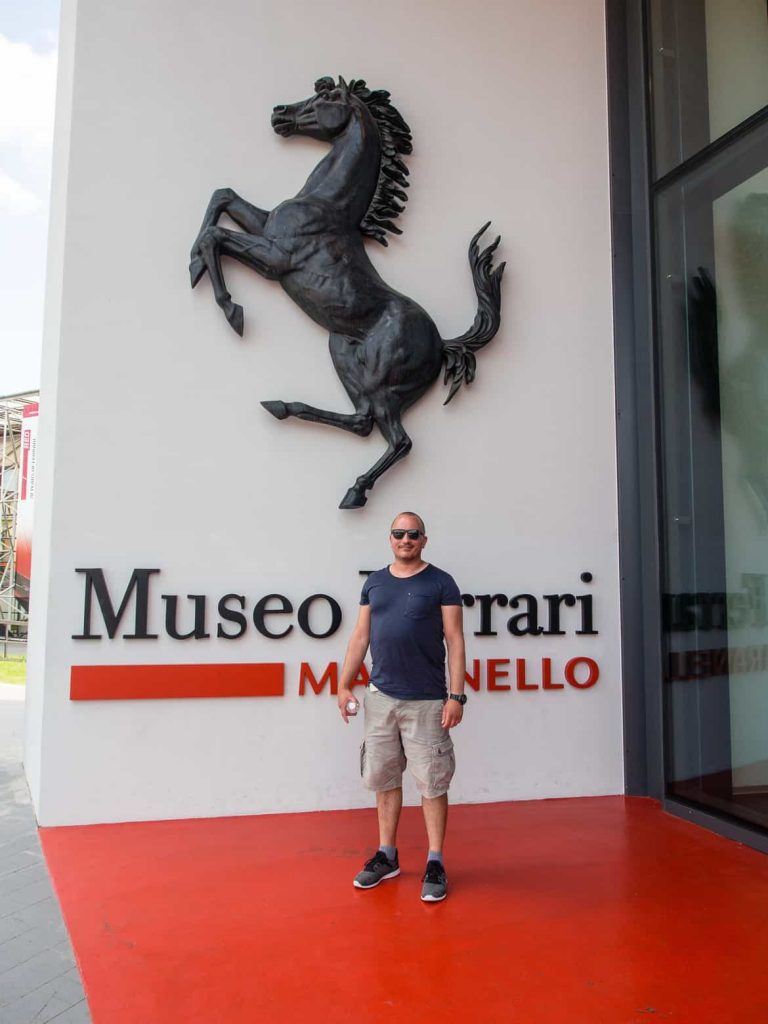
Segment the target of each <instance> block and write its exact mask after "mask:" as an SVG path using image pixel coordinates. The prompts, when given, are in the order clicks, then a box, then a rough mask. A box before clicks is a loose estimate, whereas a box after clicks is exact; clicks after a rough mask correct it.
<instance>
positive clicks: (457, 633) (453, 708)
mask: <svg viewBox="0 0 768 1024" xmlns="http://www.w3.org/2000/svg"><path fill="white" fill-rule="evenodd" d="M441 611H442V613H443V633H444V634H445V645H446V647H447V648H448V678H449V680H450V687H449V688H450V692H451V693H457V694H459V693H464V677H465V675H466V671H467V661H466V656H465V654H464V624H463V610H462V607H461V605H460V604H447V605H443V606H442V608H441ZM463 715H464V708H463V707H462V706H461V704H459V702H458V701H457V700H448V701H446V702H445V705H444V707H443V728H444V729H452V728H453V726H454V725H458V724H459V722H460V721H461V719H462V717H463Z"/></svg>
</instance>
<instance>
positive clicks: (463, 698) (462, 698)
mask: <svg viewBox="0 0 768 1024" xmlns="http://www.w3.org/2000/svg"><path fill="white" fill-rule="evenodd" d="M448 698H449V700H455V701H458V702H459V704H461V706H462V707H464V705H465V704H466V703H467V695H466V693H449V694H448Z"/></svg>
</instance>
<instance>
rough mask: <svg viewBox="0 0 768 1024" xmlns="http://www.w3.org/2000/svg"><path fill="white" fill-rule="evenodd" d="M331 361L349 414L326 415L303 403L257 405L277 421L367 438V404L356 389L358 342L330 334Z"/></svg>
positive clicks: (369, 428)
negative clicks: (317, 425) (315, 425)
mask: <svg viewBox="0 0 768 1024" xmlns="http://www.w3.org/2000/svg"><path fill="white" fill-rule="evenodd" d="M328 346H329V348H330V351H331V359H332V360H333V365H334V368H335V370H336V373H337V374H338V375H339V380H340V381H341V383H342V384H343V385H344V390H345V391H346V392H347V394H348V395H349V398H350V401H351V402H352V404H353V405H354V407H355V411H354V413H353V414H350V413H338V412H328V411H327V410H326V409H317V408H315V406H314V405H305V404H304V402H262V403H261V404H262V405H263V406H264V408H265V409H266V410H267V412H271V413H272V415H273V416H275V417H276V418H277V419H279V420H284V419H286V418H287V417H288V416H296V417H298V418H299V419H301V420H309V421H310V422H311V423H325V424H327V425H328V426H329V427H339V428H340V429H341V430H349V431H351V433H353V434H357V435H358V436H360V437H367V436H368V435H369V434H370V432H371V431H372V430H373V414H372V411H371V401H370V399H369V398H368V397H367V396H366V395H364V394H363V391H362V388H361V386H360V363H359V361H358V360H357V357H356V355H355V353H356V352H357V348H358V342H357V341H355V340H354V339H351V338H349V337H347V336H346V335H343V334H336V333H332V334H331V336H330V338H329V339H328Z"/></svg>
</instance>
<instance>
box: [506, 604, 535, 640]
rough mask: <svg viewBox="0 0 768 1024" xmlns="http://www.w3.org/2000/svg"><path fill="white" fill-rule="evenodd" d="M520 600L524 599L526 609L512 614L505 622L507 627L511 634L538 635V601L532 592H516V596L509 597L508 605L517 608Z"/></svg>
mask: <svg viewBox="0 0 768 1024" xmlns="http://www.w3.org/2000/svg"><path fill="white" fill-rule="evenodd" d="M521 601H525V603H526V605H527V606H528V610H527V611H524V612H520V614H519V615H513V616H512V618H511V619H509V621H508V622H507V629H508V630H509V632H510V633H511V634H512V636H538V635H539V634H540V633H541V632H542V629H541V626H540V625H539V604H538V601H537V600H536V598H535V597H534V596H533V594H518V595H517V596H516V597H510V599H509V607H510V608H519V607H520V602H521ZM522 623H524V625H523V624H522Z"/></svg>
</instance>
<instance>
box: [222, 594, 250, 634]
mask: <svg viewBox="0 0 768 1024" xmlns="http://www.w3.org/2000/svg"><path fill="white" fill-rule="evenodd" d="M230 601H236V602H237V603H238V604H239V605H240V607H241V608H245V597H244V596H243V594H225V595H224V597H222V598H221V600H220V601H219V605H218V608H217V611H218V613H219V618H220V619H224V620H225V621H226V622H236V623H237V626H238V628H237V632H236V633H227V631H226V630H225V629H224V627H223V626H222V624H221V623H219V624H218V625H217V626H216V636H218V637H221V639H223V640H237V638H238V637H239V636H242V635H243V633H244V632H245V630H246V627H247V625H248V622H247V620H246V618H245V616H244V615H243V613H242V612H237V611H235V609H234V608H230V607H229V602H230Z"/></svg>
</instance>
